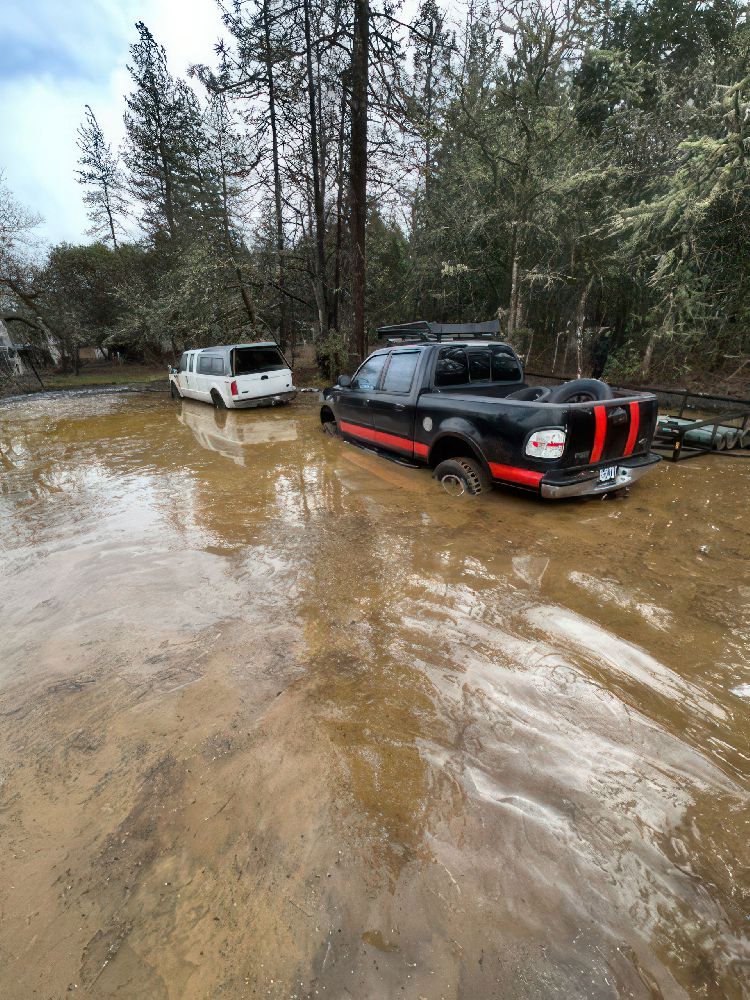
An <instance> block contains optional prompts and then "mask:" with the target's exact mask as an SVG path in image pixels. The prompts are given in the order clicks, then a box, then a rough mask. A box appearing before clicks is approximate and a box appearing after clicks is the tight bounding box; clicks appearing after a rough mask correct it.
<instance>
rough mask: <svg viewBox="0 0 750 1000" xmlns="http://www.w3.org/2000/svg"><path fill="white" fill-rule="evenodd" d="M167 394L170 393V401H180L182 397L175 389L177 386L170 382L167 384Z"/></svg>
mask: <svg viewBox="0 0 750 1000" xmlns="http://www.w3.org/2000/svg"><path fill="white" fill-rule="evenodd" d="M169 392H170V394H171V396H172V399H182V395H181V393H180V390H179V389H178V388H177V386H176V385H175V384H174V382H170V383H169Z"/></svg>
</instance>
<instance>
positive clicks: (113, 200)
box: [76, 104, 127, 249]
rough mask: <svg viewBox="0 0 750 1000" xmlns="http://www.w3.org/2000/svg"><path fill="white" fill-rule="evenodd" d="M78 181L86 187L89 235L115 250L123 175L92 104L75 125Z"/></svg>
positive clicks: (122, 206) (123, 207)
mask: <svg viewBox="0 0 750 1000" xmlns="http://www.w3.org/2000/svg"><path fill="white" fill-rule="evenodd" d="M77 145H78V148H79V149H80V151H81V156H80V158H79V160H78V162H79V164H80V166H81V169H80V170H78V171H76V176H77V179H78V182H79V183H80V184H82V185H83V186H84V187H85V188H86V192H85V193H84V196H83V200H84V202H85V204H86V205H88V216H89V219H90V221H91V229H90V230H89V235H90V236H96V237H98V238H99V239H104V240H111V241H112V246H113V247H114V248H115V249H117V234H118V232H119V233H122V231H123V230H122V225H121V222H120V219H121V218H122V217H123V216H124V215H125V214H126V211H127V205H126V200H125V197H124V190H123V178H122V173H121V170H120V163H119V158H118V157H117V155H116V154H114V153H113V152H112V147H111V146H110V145H109V143H108V142H107V141H106V140H105V138H104V133H103V132H102V130H101V128H100V126H99V122H98V121H97V120H96V116H95V114H94V112H93V111H92V109H91V107H90V106H89V105H88V104H87V105H86V118H85V121H84V122H83V124H82V125H80V126H79V128H78V143H77Z"/></svg>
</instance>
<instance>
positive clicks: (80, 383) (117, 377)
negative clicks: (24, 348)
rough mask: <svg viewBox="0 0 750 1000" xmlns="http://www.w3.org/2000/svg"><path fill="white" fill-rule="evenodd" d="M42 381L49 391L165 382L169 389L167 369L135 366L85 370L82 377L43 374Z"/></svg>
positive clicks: (165, 386)
mask: <svg viewBox="0 0 750 1000" xmlns="http://www.w3.org/2000/svg"><path fill="white" fill-rule="evenodd" d="M42 381H43V382H44V384H45V386H46V387H47V388H48V389H87V388H90V387H91V386H96V385H130V384H132V383H134V382H163V383H164V388H165V389H167V388H168V384H167V372H166V368H160V369H158V370H156V371H155V370H154V369H153V368H146V367H140V366H135V365H134V366H127V367H122V368H121V367H118V368H108V369H101V370H99V371H86V370H85V369H84V370H83V371H82V372H81V374H80V375H73V374H72V373H70V372H68V373H66V374H65V375H58V374H55V373H53V372H43V373H42Z"/></svg>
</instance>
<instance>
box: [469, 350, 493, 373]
mask: <svg viewBox="0 0 750 1000" xmlns="http://www.w3.org/2000/svg"><path fill="white" fill-rule="evenodd" d="M469 376H470V378H471V381H472V382H489V380H490V349H489V347H484V348H482V349H481V350H479V351H469Z"/></svg>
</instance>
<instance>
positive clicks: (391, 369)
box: [383, 351, 419, 392]
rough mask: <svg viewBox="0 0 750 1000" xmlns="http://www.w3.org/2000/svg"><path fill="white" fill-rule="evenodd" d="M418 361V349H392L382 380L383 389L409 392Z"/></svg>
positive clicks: (385, 390)
mask: <svg viewBox="0 0 750 1000" xmlns="http://www.w3.org/2000/svg"><path fill="white" fill-rule="evenodd" d="M418 361H419V351H394V352H393V353H392V354H391V362H390V364H389V365H388V370H387V372H386V373H385V378H384V380H383V391H384V392H409V390H410V389H411V384H412V382H413V380H414V372H415V371H416V370H417V362H418Z"/></svg>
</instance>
